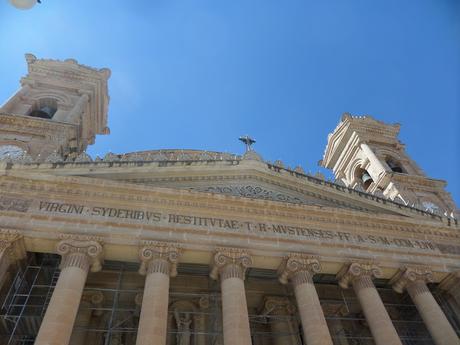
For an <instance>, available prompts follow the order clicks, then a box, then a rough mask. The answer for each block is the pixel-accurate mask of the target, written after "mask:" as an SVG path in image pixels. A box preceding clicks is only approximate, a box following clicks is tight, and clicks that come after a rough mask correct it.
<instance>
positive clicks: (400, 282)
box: [389, 266, 434, 293]
mask: <svg viewBox="0 0 460 345" xmlns="http://www.w3.org/2000/svg"><path fill="white" fill-rule="evenodd" d="M433 281H434V278H433V272H432V271H431V270H430V269H429V268H428V267H423V266H408V267H405V268H403V269H401V270H400V271H399V272H398V273H396V275H395V276H394V277H393V278H391V280H390V282H389V284H391V285H392V286H393V290H395V291H396V292H398V293H403V291H404V289H406V288H407V287H408V286H409V285H411V284H413V283H416V282H421V283H432V282H433Z"/></svg>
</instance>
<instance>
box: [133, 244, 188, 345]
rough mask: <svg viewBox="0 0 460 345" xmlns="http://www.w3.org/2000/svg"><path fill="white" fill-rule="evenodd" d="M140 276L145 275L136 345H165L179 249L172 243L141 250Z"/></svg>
mask: <svg viewBox="0 0 460 345" xmlns="http://www.w3.org/2000/svg"><path fill="white" fill-rule="evenodd" d="M139 256H140V259H141V267H140V269H139V273H141V274H143V275H146V278H145V286H144V295H143V297H142V307H141V316H140V318H139V328H138V331H137V339H136V345H165V344H166V334H167V322H168V298H169V278H170V277H175V276H176V275H177V270H176V268H177V261H178V259H179V256H180V250H179V248H178V246H177V245H175V244H172V243H161V242H150V243H146V246H145V247H143V248H141V250H140V255H139Z"/></svg>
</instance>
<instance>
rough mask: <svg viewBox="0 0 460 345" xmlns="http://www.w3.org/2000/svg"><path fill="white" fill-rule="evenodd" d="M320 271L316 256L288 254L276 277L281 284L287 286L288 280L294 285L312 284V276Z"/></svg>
mask: <svg viewBox="0 0 460 345" xmlns="http://www.w3.org/2000/svg"><path fill="white" fill-rule="evenodd" d="M320 271H321V264H320V263H319V260H318V257H317V256H312V255H307V254H302V253H289V254H288V255H287V256H286V257H285V258H284V260H283V262H282V263H281V265H280V267H279V268H278V276H279V281H280V282H281V284H287V283H288V281H289V280H291V281H292V282H293V283H294V284H298V283H299V284H300V283H312V277H313V275H314V274H315V273H318V272H320Z"/></svg>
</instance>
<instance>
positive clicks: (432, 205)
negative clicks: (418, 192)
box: [422, 201, 439, 211]
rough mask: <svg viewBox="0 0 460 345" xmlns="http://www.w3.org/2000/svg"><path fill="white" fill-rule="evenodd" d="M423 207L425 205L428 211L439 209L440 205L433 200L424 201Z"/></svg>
mask: <svg viewBox="0 0 460 345" xmlns="http://www.w3.org/2000/svg"><path fill="white" fill-rule="evenodd" d="M422 205H423V207H425V208H426V209H427V210H428V211H437V210H439V206H438V205H436V204H435V203H432V202H431V201H424V202H422Z"/></svg>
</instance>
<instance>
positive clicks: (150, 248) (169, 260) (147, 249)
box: [139, 241, 181, 277]
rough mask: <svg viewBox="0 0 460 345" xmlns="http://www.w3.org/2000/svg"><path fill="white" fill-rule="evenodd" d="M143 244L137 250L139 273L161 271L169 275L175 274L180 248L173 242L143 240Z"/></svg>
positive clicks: (173, 275)
mask: <svg viewBox="0 0 460 345" xmlns="http://www.w3.org/2000/svg"><path fill="white" fill-rule="evenodd" d="M144 244H145V246H144V247H142V248H141V249H140V251H139V258H140V260H141V266H140V268H139V273H140V274H142V275H146V274H150V273H163V274H167V275H169V276H170V277H175V276H176V275H177V263H178V261H179V257H180V255H181V249H180V248H179V246H178V245H177V244H175V243H166V242H147V241H146V242H144Z"/></svg>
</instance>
